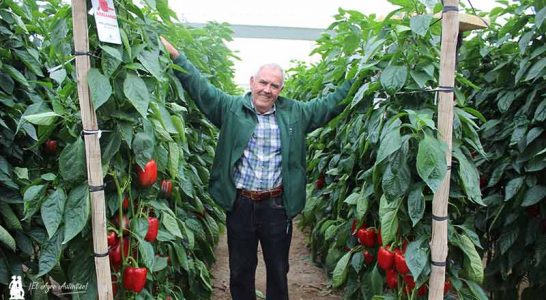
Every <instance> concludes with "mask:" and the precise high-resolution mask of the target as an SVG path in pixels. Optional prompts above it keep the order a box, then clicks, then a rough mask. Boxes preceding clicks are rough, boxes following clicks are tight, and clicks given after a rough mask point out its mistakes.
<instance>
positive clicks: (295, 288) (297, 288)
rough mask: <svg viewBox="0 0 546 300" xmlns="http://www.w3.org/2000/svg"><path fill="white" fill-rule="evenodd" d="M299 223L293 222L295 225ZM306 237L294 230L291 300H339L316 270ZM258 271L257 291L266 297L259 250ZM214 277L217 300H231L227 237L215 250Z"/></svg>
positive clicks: (222, 237)
mask: <svg viewBox="0 0 546 300" xmlns="http://www.w3.org/2000/svg"><path fill="white" fill-rule="evenodd" d="M296 223H297V221H294V225H296ZM305 239H306V236H305V234H304V233H303V232H301V230H300V229H299V228H298V226H294V233H293V236H292V244H291V246H290V272H288V291H289V294H290V299H291V300H308V299H317V300H339V299H341V297H340V296H337V295H335V293H333V292H332V291H330V290H329V289H328V284H329V281H328V277H327V276H326V273H325V271H324V270H322V269H321V268H318V267H316V266H315V265H314V264H313V262H312V261H311V254H310V253H309V250H308V249H307V247H306V246H305ZM258 251H259V252H258V269H257V270H256V289H257V290H258V291H259V292H258V293H262V294H263V295H265V264H264V262H263V258H262V252H261V249H260V248H258ZM212 275H213V276H214V281H213V287H214V291H213V294H212V298H211V299H214V300H228V299H231V296H230V294H229V263H228V248H227V236H226V235H225V234H224V235H222V236H221V237H220V242H219V243H218V247H217V248H216V264H215V265H214V266H213V269H212ZM258 299H260V298H258Z"/></svg>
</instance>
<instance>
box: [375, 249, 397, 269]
mask: <svg viewBox="0 0 546 300" xmlns="http://www.w3.org/2000/svg"><path fill="white" fill-rule="evenodd" d="M388 248H389V246H387V247H383V246H381V247H379V251H377V264H378V265H379V267H380V268H381V269H383V270H385V271H387V270H390V269H392V266H393V264H394V253H392V252H391V251H390V250H389V249H388Z"/></svg>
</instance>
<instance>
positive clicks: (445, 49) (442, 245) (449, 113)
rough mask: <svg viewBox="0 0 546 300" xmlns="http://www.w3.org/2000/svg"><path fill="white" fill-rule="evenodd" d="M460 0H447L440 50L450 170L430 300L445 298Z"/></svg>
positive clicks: (435, 222)
mask: <svg viewBox="0 0 546 300" xmlns="http://www.w3.org/2000/svg"><path fill="white" fill-rule="evenodd" d="M458 9H459V1H458V0H444V13H443V17H442V45H441V54H440V80H439V82H440V87H441V88H442V89H444V91H441V92H439V93H440V95H439V103H438V130H439V133H440V136H439V138H440V139H441V140H443V141H444V142H445V143H446V144H447V146H448V147H447V150H446V153H445V154H446V162H447V167H448V168H447V172H446V174H445V177H444V179H443V180H442V183H441V184H440V187H439V188H438V191H437V192H436V193H435V194H434V199H433V202H432V215H433V219H432V240H431V243H430V246H431V250H430V256H431V260H432V265H431V269H432V271H431V274H430V280H429V294H428V299H429V300H433V299H434V300H435V299H443V298H444V281H445V273H446V260H447V249H448V247H447V225H448V219H447V216H448V213H447V207H448V202H449V182H450V179H451V168H450V166H451V139H452V138H451V137H452V131H453V98H454V93H453V90H452V91H445V89H449V87H454V84H455V62H456V57H455V56H456V49H457V35H458V34H459V12H458Z"/></svg>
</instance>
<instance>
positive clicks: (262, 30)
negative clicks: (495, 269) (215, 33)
mask: <svg viewBox="0 0 546 300" xmlns="http://www.w3.org/2000/svg"><path fill="white" fill-rule="evenodd" d="M186 24H187V25H188V26H192V27H204V26H205V25H206V24H205V23H186ZM229 27H231V29H232V30H233V37H235V38H250V39H284V40H304V41H315V40H317V39H318V38H319V37H320V35H321V34H322V33H323V32H325V29H320V28H305V27H284V26H263V25H240V24H229Z"/></svg>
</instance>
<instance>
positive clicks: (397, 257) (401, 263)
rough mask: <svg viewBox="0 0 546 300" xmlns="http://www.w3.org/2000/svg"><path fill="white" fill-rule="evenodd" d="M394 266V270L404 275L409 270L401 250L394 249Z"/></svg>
mask: <svg viewBox="0 0 546 300" xmlns="http://www.w3.org/2000/svg"><path fill="white" fill-rule="evenodd" d="M394 266H395V267H396V270H397V271H398V272H399V273H400V274H402V275H404V274H407V273H408V272H409V268H408V264H407V263H406V258H405V256H404V254H403V253H402V250H400V249H395V250H394Z"/></svg>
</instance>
